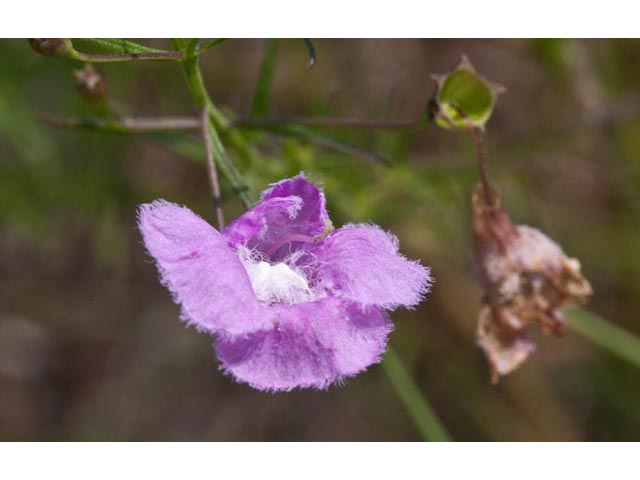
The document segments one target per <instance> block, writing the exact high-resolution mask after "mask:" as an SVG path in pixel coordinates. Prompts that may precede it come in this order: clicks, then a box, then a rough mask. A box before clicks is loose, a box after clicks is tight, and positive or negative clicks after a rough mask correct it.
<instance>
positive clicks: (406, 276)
mask: <svg viewBox="0 0 640 480" xmlns="http://www.w3.org/2000/svg"><path fill="white" fill-rule="evenodd" d="M316 256H317V260H318V264H319V265H320V267H319V271H318V273H317V276H318V279H319V285H320V286H321V287H323V288H325V289H326V290H327V291H329V292H331V294H333V295H337V296H340V297H343V298H348V299H351V300H353V301H356V302H359V303H361V304H362V305H377V306H380V307H383V308H386V309H393V308H396V307H398V306H405V307H411V306H414V305H416V304H417V303H419V302H420V301H421V300H422V298H423V297H424V295H425V294H426V293H427V292H428V290H429V287H430V284H431V277H430V276H429V269H428V268H426V267H423V266H422V265H420V263H418V262H416V261H411V260H408V259H406V258H405V257H404V256H403V255H401V254H400V253H399V252H398V239H397V238H396V237H395V236H394V235H392V234H390V233H387V232H385V231H384V230H382V229H381V228H380V227H378V226H374V225H347V226H345V227H342V228H340V229H338V230H336V231H334V232H332V233H331V234H330V235H329V236H328V237H327V238H326V239H325V240H324V241H323V242H322V244H321V245H320V246H319V247H318V249H317V250H316Z"/></svg>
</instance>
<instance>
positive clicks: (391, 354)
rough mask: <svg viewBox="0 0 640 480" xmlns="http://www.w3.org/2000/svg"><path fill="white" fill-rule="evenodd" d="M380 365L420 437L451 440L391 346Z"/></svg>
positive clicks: (441, 440) (428, 439)
mask: <svg viewBox="0 0 640 480" xmlns="http://www.w3.org/2000/svg"><path fill="white" fill-rule="evenodd" d="M382 367H383V368H384V371H385V373H386V374H387V377H389V380H390V381H391V385H392V386H393V388H394V390H395V391H396V393H397V394H398V396H399V397H400V400H402V403H403V405H404V407H405V408H406V409H407V411H408V412H409V415H410V416H411V418H412V419H413V422H414V423H415V425H416V428H417V429H418V430H419V431H420V434H421V435H422V437H423V438H424V439H425V440H427V441H431V442H448V441H451V437H450V436H449V433H448V432H447V429H446V428H445V427H444V425H442V423H441V422H440V419H439V418H438V417H437V415H436V414H435V412H434V410H433V407H432V406H431V405H430V404H429V402H428V401H427V399H426V398H425V397H424V395H423V394H422V392H421V391H420V388H418V386H417V385H416V384H415V382H414V381H413V379H412V378H411V375H409V372H407V369H406V368H405V366H404V365H403V364H402V361H401V360H400V358H399V357H398V355H397V354H396V352H395V351H394V350H393V349H392V348H391V347H389V348H387V353H386V354H385V356H384V360H383V362H382Z"/></svg>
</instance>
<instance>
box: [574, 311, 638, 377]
mask: <svg viewBox="0 0 640 480" xmlns="http://www.w3.org/2000/svg"><path fill="white" fill-rule="evenodd" d="M566 315H567V319H568V321H569V325H571V328H572V329H573V330H574V331H575V332H577V333H579V334H580V335H582V336H584V337H585V338H587V339H589V340H591V341H592V342H593V343H595V344H596V345H598V346H600V347H602V348H604V349H606V350H608V351H609V352H611V353H613V354H615V355H617V356H619V357H620V358H623V359H624V360H626V361H628V362H629V363H631V364H633V365H635V366H636V367H640V338H638V337H637V336H636V335H635V334H633V333H631V332H629V331H627V330H625V329H623V328H621V327H619V326H617V325H615V324H613V323H611V322H609V321H607V320H605V319H604V318H602V317H600V316H599V315H597V314H595V313H593V312H590V311H588V310H583V309H575V310H570V311H568V312H567V313H566Z"/></svg>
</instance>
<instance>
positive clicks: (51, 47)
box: [29, 38, 75, 57]
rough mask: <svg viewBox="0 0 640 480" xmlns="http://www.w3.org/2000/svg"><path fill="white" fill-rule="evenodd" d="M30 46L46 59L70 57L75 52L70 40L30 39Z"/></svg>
mask: <svg viewBox="0 0 640 480" xmlns="http://www.w3.org/2000/svg"><path fill="white" fill-rule="evenodd" d="M29 45H31V48H33V49H34V50H35V51H36V52H38V53H39V54H41V55H44V56H45V57H68V56H71V54H73V53H74V52H75V50H74V49H73V44H72V43H71V40H70V39H68V38H30V39H29Z"/></svg>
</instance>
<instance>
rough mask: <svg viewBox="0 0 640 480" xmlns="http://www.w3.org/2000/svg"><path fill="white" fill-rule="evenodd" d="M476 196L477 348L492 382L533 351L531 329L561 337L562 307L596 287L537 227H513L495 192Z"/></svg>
mask: <svg viewBox="0 0 640 480" xmlns="http://www.w3.org/2000/svg"><path fill="white" fill-rule="evenodd" d="M491 196H492V198H489V199H487V198H486V196H485V195H484V192H483V190H482V189H481V188H480V186H478V187H476V189H475V191H474V193H473V211H472V231H473V241H474V249H475V255H476V262H477V265H478V268H479V270H480V275H481V279H482V283H483V286H484V288H485V297H484V298H483V300H482V307H481V310H480V315H479V318H478V333H477V335H478V344H479V345H480V347H482V349H483V350H484V352H485V355H486V356H487V359H488V361H489V364H490V366H491V370H492V380H493V381H494V382H496V381H497V380H498V378H499V376H500V375H506V374H507V373H509V372H512V371H513V370H515V369H516V368H518V367H519V366H520V365H521V364H522V362H523V361H524V360H525V359H526V358H527V357H528V356H529V355H530V354H531V353H532V352H533V351H534V349H535V346H534V345H533V343H532V342H531V340H529V338H528V336H527V331H526V330H527V327H528V326H529V325H531V324H537V325H539V326H540V327H541V328H542V331H543V333H545V334H549V333H554V334H556V335H561V334H562V333H563V332H564V331H565V329H566V322H565V319H564V316H563V315H562V312H561V308H563V307H565V306H578V305H582V304H584V303H586V302H587V301H588V299H589V297H590V296H591V294H592V290H591V285H590V284H589V282H588V281H587V280H586V279H585V278H584V277H583V276H582V273H581V272H580V262H579V261H578V260H577V259H575V258H569V257H567V256H566V255H565V253H564V252H563V251H562V249H561V248H560V246H558V245H557V244H556V243H555V242H554V241H553V240H551V239H550V238H549V237H547V236H546V235H544V234H543V233H542V232H540V231H539V230H537V229H535V228H531V227H528V226H526V225H514V224H513V222H512V221H511V219H510V218H509V216H508V215H507V213H506V212H505V211H504V210H503V209H502V206H501V205H500V198H499V196H498V195H497V194H496V193H495V192H491Z"/></svg>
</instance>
